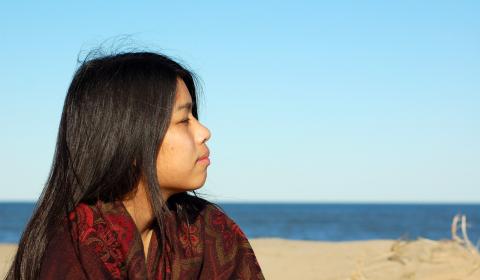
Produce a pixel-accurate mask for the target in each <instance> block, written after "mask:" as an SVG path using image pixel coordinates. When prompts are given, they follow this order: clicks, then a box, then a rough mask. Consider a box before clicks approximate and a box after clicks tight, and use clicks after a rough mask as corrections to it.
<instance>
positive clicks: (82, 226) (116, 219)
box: [40, 201, 265, 280]
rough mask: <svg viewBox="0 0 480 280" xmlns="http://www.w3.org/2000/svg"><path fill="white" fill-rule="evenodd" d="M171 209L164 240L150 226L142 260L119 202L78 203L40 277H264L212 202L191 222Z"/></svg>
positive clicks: (128, 218) (135, 232)
mask: <svg viewBox="0 0 480 280" xmlns="http://www.w3.org/2000/svg"><path fill="white" fill-rule="evenodd" d="M174 213H175V212H173V211H172V212H170V213H169V215H167V217H166V223H165V224H166V225H167V226H166V228H165V232H166V235H167V236H168V238H166V242H159V240H158V236H160V234H159V233H158V231H157V230H154V231H153V233H152V237H151V240H150V245H149V251H148V254H147V258H145V253H144V248H143V245H142V240H141V237H140V233H139V231H138V229H137V228H136V225H135V223H134V221H133V219H132V217H131V216H130V214H129V213H128V212H127V210H126V208H125V207H124V205H123V203H121V202H119V201H117V202H109V203H106V202H102V201H97V202H96V203H95V204H92V205H90V204H85V203H80V204H78V206H77V207H76V208H75V210H74V211H72V212H71V213H70V215H69V221H70V225H71V230H70V229H69V228H68V226H67V225H66V224H67V223H65V225H64V227H63V228H62V229H60V230H59V231H57V233H55V235H54V237H53V239H52V240H51V242H49V245H48V247H47V249H46V252H45V255H44V258H43V262H42V266H41V272H40V279H209V280H212V279H265V278H264V276H263V274H262V271H261V269H260V266H259V264H258V262H257V259H256V257H255V254H254V252H253V249H252V247H251V246H250V243H249V242H248V239H247V237H246V236H245V234H244V233H243V231H242V230H241V229H240V227H239V226H238V225H237V224H236V223H235V222H234V221H233V220H232V219H231V218H229V217H228V216H227V215H226V214H225V213H224V212H222V211H220V209H218V208H217V207H216V206H214V205H211V204H209V205H207V206H206V207H205V208H204V209H203V210H201V212H200V214H199V215H198V217H197V218H196V220H195V221H194V223H185V222H182V223H180V222H177V221H178V220H177V219H176V218H175V215H174ZM69 231H70V232H71V233H72V234H69ZM72 236H73V237H72ZM159 244H163V245H162V246H163V249H164V250H163V251H164V252H166V253H165V254H163V255H161V256H160V255H159V254H160V253H159V252H161V251H159V250H158V247H159ZM75 247H76V248H77V250H75ZM77 252H79V254H78V257H77ZM157 253H158V254H157Z"/></svg>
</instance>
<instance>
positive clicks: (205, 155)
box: [197, 150, 210, 161]
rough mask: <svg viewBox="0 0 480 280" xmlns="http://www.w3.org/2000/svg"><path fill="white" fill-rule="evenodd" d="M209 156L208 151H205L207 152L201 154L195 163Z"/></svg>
mask: <svg viewBox="0 0 480 280" xmlns="http://www.w3.org/2000/svg"><path fill="white" fill-rule="evenodd" d="M209 156H210V151H209V150H207V152H206V153H205V154H203V155H202V156H201V157H199V158H198V160H197V161H201V160H204V159H208V157H209Z"/></svg>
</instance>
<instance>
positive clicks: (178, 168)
mask: <svg viewBox="0 0 480 280" xmlns="http://www.w3.org/2000/svg"><path fill="white" fill-rule="evenodd" d="M196 157H197V155H196V154H195V143H194V142H193V141H192V140H191V139H190V138H189V137H186V136H185V135H182V134H170V135H168V138H167V136H166V137H165V141H164V143H163V145H162V147H161V148H160V152H159V156H158V158H157V166H158V168H159V173H161V174H162V173H163V174H162V175H164V176H169V175H172V176H174V175H175V174H177V175H180V174H179V173H183V172H188V171H190V170H191V169H192V168H193V165H194V164H195V161H196Z"/></svg>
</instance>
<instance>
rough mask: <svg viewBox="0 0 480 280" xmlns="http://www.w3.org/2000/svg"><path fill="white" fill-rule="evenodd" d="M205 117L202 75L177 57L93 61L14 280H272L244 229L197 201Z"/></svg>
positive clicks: (78, 84)
mask: <svg viewBox="0 0 480 280" xmlns="http://www.w3.org/2000/svg"><path fill="white" fill-rule="evenodd" d="M87 58H88V56H87ZM197 110H198V107H197V93H196V91H195V79H194V76H193V74H192V73H191V72H189V71H188V70H187V69H185V68H184V67H183V66H181V65H180V64H179V63H177V62H175V61H173V60H172V59H170V58H168V57H167V56H165V55H162V54H159V53H152V52H124V53H119V54H115V55H103V56H99V57H96V58H90V59H86V60H85V61H83V63H82V64H81V66H80V67H79V68H78V70H77V71H76V73H75V75H74V77H73V80H72V82H71V84H70V87H69V89H68V93H67V96H66V99H65V103H64V108H63V112H62V116H61V121H60V127H59V132H58V138H57V144H56V150H55V156H54V161H53V165H52V168H51V171H50V174H49V178H48V181H47V183H46V186H45V189H44V190H43V192H42V194H41V196H40V199H39V200H38V203H37V206H36V208H35V211H34V214H33V216H32V218H31V220H30V221H29V223H28V225H27V227H26V229H25V231H24V233H23V235H22V237H21V239H20V242H19V246H18V251H17V254H16V256H15V259H14V262H13V264H12V266H11V268H10V270H9V273H8V275H7V279H264V276H263V274H262V271H261V269H260V266H259V264H258V262H257V259H256V257H255V254H254V252H253V250H252V247H251V246H250V243H249V242H248V240H247V238H246V236H245V234H244V233H243V231H242V230H241V229H240V228H239V226H238V225H237V224H236V223H235V222H234V221H233V220H232V219H231V218H229V217H228V216H227V215H226V214H225V212H224V211H222V210H221V208H220V207H219V206H218V205H216V204H214V203H212V202H209V201H207V200H205V199H202V198H200V197H198V196H197V194H196V193H195V190H196V189H198V188H200V187H201V186H202V185H203V184H204V183H205V179H206V176H207V168H208V166H209V164H210V161H209V149H208V147H207V145H206V141H207V140H208V139H209V138H210V136H211V134H210V131H209V130H208V129H207V128H206V127H205V126H203V125H202V124H201V123H200V122H199V121H198V113H197ZM189 191H191V192H192V193H193V195H192V194H189V193H188V192H189Z"/></svg>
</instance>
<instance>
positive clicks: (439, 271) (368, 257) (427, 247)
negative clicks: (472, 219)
mask: <svg viewBox="0 0 480 280" xmlns="http://www.w3.org/2000/svg"><path fill="white" fill-rule="evenodd" d="M249 241H250V244H251V245H252V248H253V250H254V252H255V255H256V256H257V260H258V262H259V264H260V267H261V268H262V271H263V273H264V275H265V278H266V279H326V280H337V279H338V280H340V279H351V280H363V279H368V280H377V279H378V280H380V279H391V280H395V279H428V280H447V279H465V280H473V279H480V254H479V253H478V251H470V250H468V249H467V248H466V247H465V246H463V245H462V244H461V243H459V242H458V241H453V240H430V239H423V238H419V239H417V240H367V241H332V242H330V241H311V240H288V239H282V238H250V239H249ZM15 250H16V244H11V243H0V278H1V279H3V277H4V275H5V274H6V272H7V269H8V267H9V265H10V261H11V258H12V257H13V255H14V253H15Z"/></svg>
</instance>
